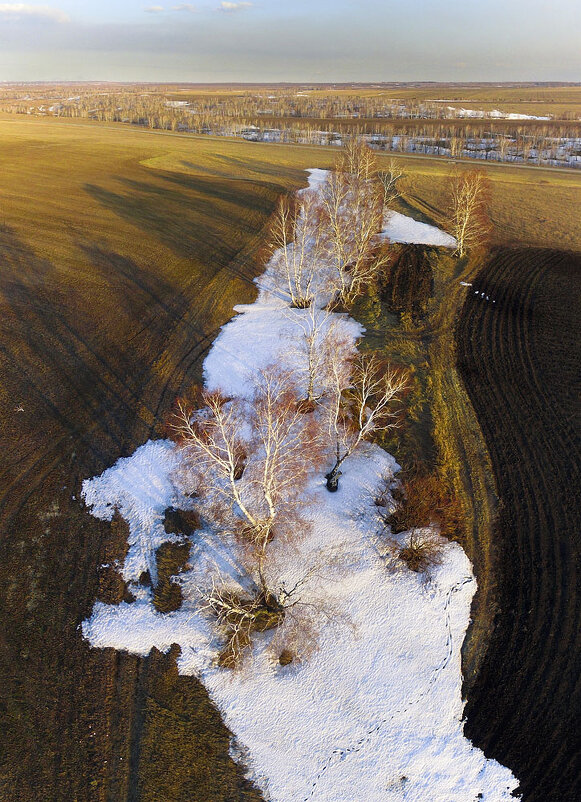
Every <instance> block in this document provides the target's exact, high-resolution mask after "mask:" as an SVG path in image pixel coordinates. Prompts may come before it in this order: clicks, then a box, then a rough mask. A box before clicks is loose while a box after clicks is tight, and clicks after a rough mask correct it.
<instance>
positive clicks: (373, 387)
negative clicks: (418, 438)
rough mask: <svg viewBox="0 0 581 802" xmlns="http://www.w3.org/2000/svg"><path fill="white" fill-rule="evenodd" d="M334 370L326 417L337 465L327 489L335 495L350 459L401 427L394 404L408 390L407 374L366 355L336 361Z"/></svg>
mask: <svg viewBox="0 0 581 802" xmlns="http://www.w3.org/2000/svg"><path fill="white" fill-rule="evenodd" d="M331 371H332V377H333V389H332V391H331V393H330V395H329V400H328V412H327V414H328V430H329V437H330V440H331V443H332V444H333V451H334V454H333V458H334V463H333V467H332V468H331V470H330V471H329V472H328V473H327V474H326V475H325V478H326V480H327V490H329V491H331V492H335V491H337V490H338V489H339V477H340V476H341V470H340V469H341V465H342V464H343V463H344V461H345V460H346V459H347V457H349V456H350V455H351V454H353V452H354V451H355V450H356V449H357V448H358V447H359V445H360V444H361V443H362V442H363V441H364V440H367V439H368V438H369V437H371V436H372V435H373V434H374V433H376V432H379V431H385V430H387V429H390V428H394V427H396V426H397V425H398V411H397V408H396V406H395V405H396V403H397V402H398V401H400V400H401V397H402V395H403V393H404V391H405V389H406V386H407V375H406V374H405V373H404V372H402V371H400V370H397V369H396V368H393V367H392V366H390V365H389V364H387V365H385V364H383V363H382V361H381V360H380V359H378V357H377V356H375V355H371V356H369V355H367V354H360V355H359V356H358V357H357V358H356V359H355V360H354V362H352V363H350V362H348V361H345V360H342V359H340V358H337V359H335V360H334V361H333V364H332V365H331Z"/></svg>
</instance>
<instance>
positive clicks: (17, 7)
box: [0, 3, 70, 22]
mask: <svg viewBox="0 0 581 802" xmlns="http://www.w3.org/2000/svg"><path fill="white" fill-rule="evenodd" d="M0 17H4V18H8V19H16V20H19V19H22V18H23V17H36V18H37V19H48V20H52V21H53V22H69V20H70V17H69V16H68V14H65V12H64V11H61V10H60V9H58V8H51V7H50V6H32V5H29V4H28V3H0Z"/></svg>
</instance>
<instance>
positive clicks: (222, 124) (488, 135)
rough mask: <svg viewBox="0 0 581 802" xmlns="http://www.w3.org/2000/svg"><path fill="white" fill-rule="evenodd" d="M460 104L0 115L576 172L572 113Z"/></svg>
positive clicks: (29, 89) (5, 95)
mask: <svg viewBox="0 0 581 802" xmlns="http://www.w3.org/2000/svg"><path fill="white" fill-rule="evenodd" d="M71 92H73V93H74V94H72V95H71V94H70V93H71ZM464 103H466V101H462V100H457V101H447V100H442V101H434V100H418V99H414V98H405V99H402V98H398V99H391V100H390V99H389V98H386V97H385V96H383V95H370V96H367V95H362V96H360V95H346V94H336V93H329V94H323V93H320V92H315V93H312V94H311V93H309V92H300V91H297V88H296V87H295V88H293V89H292V90H289V89H288V88H285V89H276V88H270V89H269V90H267V91H263V92H257V91H256V90H254V91H250V90H247V91H244V92H225V91H222V92H217V93H216V94H213V93H211V94H207V93H206V94H201V93H195V92H192V93H187V92H180V91H172V90H171V89H169V91H167V90H166V91H162V90H161V89H158V88H152V87H148V88H145V87H143V86H135V87H131V88H130V87H127V86H122V87H121V86H120V87H119V88H118V89H117V88H115V87H111V86H110V85H107V86H92V87H90V88H88V87H87V86H86V85H85V86H82V87H74V86H67V85H65V86H61V87H58V86H53V87H45V86H42V85H31V86H25V87H23V86H12V87H5V88H3V89H2V90H0V109H1V110H2V111H8V112H12V113H18V114H33V115H50V116H58V117H73V118H75V117H81V118H88V119H93V120H96V121H101V122H110V123H112V122H118V123H125V124H131V125H141V126H144V127H148V128H152V129H161V130H168V131H182V132H189V133H194V134H209V135H214V136H237V137H243V138H244V139H249V140H253V141H268V142H284V143H303V144H305V143H306V144H319V145H341V144H342V143H343V141H344V140H345V139H346V138H347V137H358V138H362V139H365V140H366V141H367V142H368V143H369V144H371V145H372V146H374V147H377V148H378V149H382V150H388V151H395V152H401V153H425V154H430V155H440V156H449V157H452V158H460V157H462V158H478V159H490V160H494V161H507V162H521V163H530V164H539V165H540V164H542V165H555V166H556V165H559V166H569V167H576V166H577V167H579V166H581V121H580V120H578V119H576V118H577V116H578V111H577V110H568V111H561V112H560V113H559V119H557V118H555V117H553V116H551V115H546V114H544V115H536V116H532V115H528V116H527V115H518V114H515V113H512V114H511V113H509V112H498V111H496V110H493V111H483V110H480V109H473V108H472V109H466V108H464V105H463V104H464ZM469 105H471V106H473V105H474V103H471V104H469ZM505 105H510V103H509V102H507V104H505ZM499 114H503V115H505V116H498V115H499Z"/></svg>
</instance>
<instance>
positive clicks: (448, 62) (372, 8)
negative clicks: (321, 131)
mask: <svg viewBox="0 0 581 802" xmlns="http://www.w3.org/2000/svg"><path fill="white" fill-rule="evenodd" d="M580 30H581V2H580V1H579V0H485V1H484V2H483V1H482V0H282V1H281V0H256V1H255V2H249V1H248V2H236V1H235V0H231V1H230V2H223V1H222V2H221V0H212V1H211V2H208V1H207V0H197V1H196V2H192V3H182V2H179V0H54V2H53V0H48V2H40V3H3V2H0V81H59V80H68V81H91V80H103V81H160V82H162V81H180V82H194V83H201V82H222V81H224V82H233V81H248V82H253V81H255V82H267V81H272V82H277V81H293V82H309V81H312V82H349V81H366V82H374V81H420V80H421V81H581V47H580V43H581V39H580V37H579V31H580Z"/></svg>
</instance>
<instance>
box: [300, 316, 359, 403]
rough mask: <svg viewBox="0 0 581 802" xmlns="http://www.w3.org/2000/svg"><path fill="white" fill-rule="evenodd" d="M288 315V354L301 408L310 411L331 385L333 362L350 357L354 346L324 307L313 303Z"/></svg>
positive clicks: (336, 319) (352, 355)
mask: <svg viewBox="0 0 581 802" xmlns="http://www.w3.org/2000/svg"><path fill="white" fill-rule="evenodd" d="M291 315H292V316H291ZM288 318H289V320H290V321H291V322H292V326H293V336H292V341H291V342H292V345H291V347H290V351H289V356H290V358H291V359H293V361H294V363H295V371H294V373H295V376H296V379H297V380H298V381H297V385H298V391H299V393H301V394H302V395H301V398H302V401H303V402H304V403H303V404H302V407H303V409H304V411H312V410H313V409H314V408H315V404H316V402H317V401H318V400H319V399H320V398H321V397H322V396H324V395H325V394H326V393H328V392H329V389H330V388H331V387H332V386H333V381H332V371H331V366H332V364H333V362H334V361H335V360H337V359H338V358H341V359H344V360H349V359H353V357H354V356H355V354H356V349H355V345H354V343H353V341H352V339H351V338H345V337H342V336H341V334H340V330H339V322H338V315H336V314H334V313H332V312H331V311H330V310H328V309H317V308H316V307H315V305H314V304H313V305H311V306H310V307H309V308H308V309H306V310H305V311H304V312H301V313H297V312H292V313H291V312H290V311H289V314H288Z"/></svg>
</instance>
